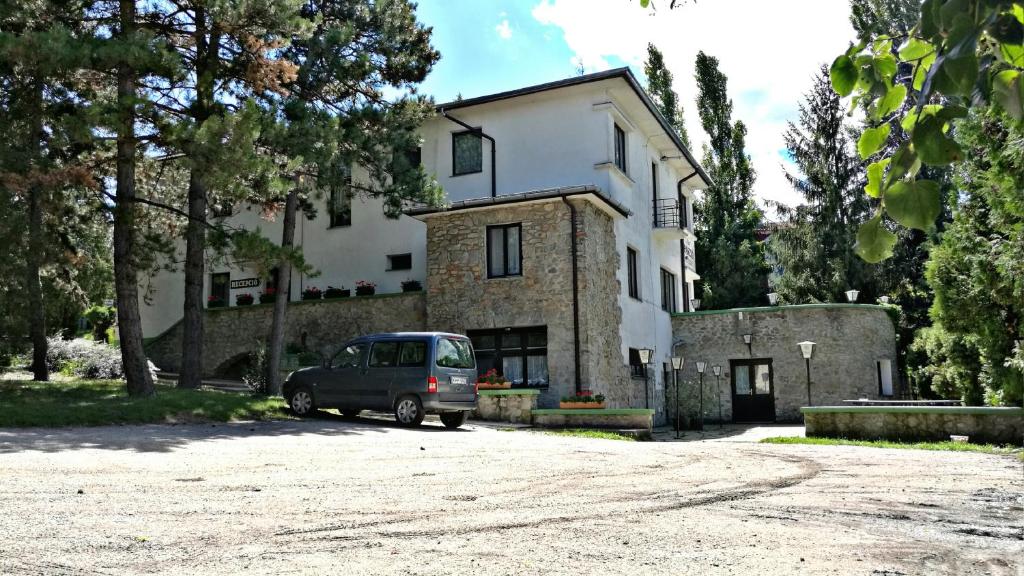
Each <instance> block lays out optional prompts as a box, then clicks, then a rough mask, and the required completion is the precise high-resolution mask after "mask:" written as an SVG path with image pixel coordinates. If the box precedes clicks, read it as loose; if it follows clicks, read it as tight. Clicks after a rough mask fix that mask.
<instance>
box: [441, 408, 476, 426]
mask: <svg viewBox="0 0 1024 576" xmlns="http://www.w3.org/2000/svg"><path fill="white" fill-rule="evenodd" d="M467 414H469V413H468V412H465V411H461V412H445V413H443V414H441V423H442V424H444V426H445V428H451V429H452V430H454V429H456V428H458V427H459V426H462V425H463V424H465V423H466V415H467Z"/></svg>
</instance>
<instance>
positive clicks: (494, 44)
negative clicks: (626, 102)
mask: <svg viewBox="0 0 1024 576" xmlns="http://www.w3.org/2000/svg"><path fill="white" fill-rule="evenodd" d="M656 2H657V0H656ZM661 4H666V2H665V1H664V0H662V1H661ZM848 10H849V8H848V4H847V0H776V1H774V2H765V1H764V0H699V1H698V2H696V3H692V4H687V5H685V6H684V7H682V8H681V9H676V10H673V11H669V10H667V9H662V10H658V11H656V12H653V13H652V12H650V11H645V10H643V9H641V8H640V7H639V5H638V2H636V0H420V2H419V9H418V11H417V13H418V16H419V18H420V20H421V21H422V22H424V23H426V24H428V25H430V26H432V27H433V29H434V36H433V42H434V46H435V47H436V48H437V49H438V50H439V51H440V52H441V61H440V62H439V63H438V64H437V66H436V67H435V68H434V70H433V72H432V73H431V74H430V76H429V77H428V78H427V81H426V82H425V83H424V84H423V86H422V89H421V91H422V92H423V93H425V94H430V95H432V96H434V97H435V98H436V100H437V101H438V102H443V101H447V100H452V99H454V98H455V97H456V95H458V94H461V95H462V96H463V97H466V98H470V97H473V96H480V95H483V94H490V93H494V92H500V91H503V90H510V89H513V88H518V87H522V86H528V85H531V84H539V83H542V82H550V81H552V80H558V79H560V78H567V77H570V76H573V75H575V74H576V68H577V66H579V65H580V64H581V63H582V65H583V66H584V68H585V69H586V70H587V71H588V72H593V71H597V70H605V69H608V68H614V67H618V66H627V65H628V66H631V67H632V69H633V72H634V73H635V74H636V75H637V77H639V78H641V79H643V60H644V58H645V57H646V47H647V42H653V43H654V44H655V45H657V46H658V47H659V48H660V49H661V50H662V52H663V53H664V54H665V59H666V62H667V64H668V67H669V69H670V70H671V71H672V73H673V74H674V76H675V88H676V91H677V92H679V93H680V97H681V99H682V102H683V106H684V108H685V110H686V115H685V116H686V121H687V129H688V131H689V133H690V138H691V141H693V143H694V148H695V150H694V153H695V155H696V156H697V157H698V158H700V157H701V152H700V149H701V146H702V144H703V142H704V140H705V136H704V134H703V131H702V130H701V128H700V125H699V121H698V119H697V117H696V116H697V115H696V112H695V110H694V98H695V97H696V87H695V86H694V82H693V62H694V58H695V57H696V53H697V51H698V50H704V51H705V52H706V53H708V54H711V55H712V56H716V57H718V58H719V60H720V61H721V68H722V70H723V71H724V72H725V73H726V75H727V76H728V77H729V92H730V95H731V96H732V97H733V101H734V112H733V118H734V119H741V120H743V121H744V122H745V123H746V125H747V127H748V151H749V153H750V154H751V157H752V158H753V161H754V166H755V168H756V169H757V171H758V182H757V186H756V188H755V192H756V194H757V195H758V196H759V197H761V198H766V199H772V200H777V201H781V202H784V203H787V204H794V203H796V202H798V201H799V198H798V197H797V196H796V195H795V194H794V193H793V191H792V190H791V188H790V187H789V185H788V183H787V182H786V180H785V177H784V168H788V169H790V170H791V169H792V165H791V163H790V161H789V158H788V155H786V154H785V147H784V145H783V143H782V134H783V132H784V131H785V128H786V122H787V121H789V120H793V119H795V118H796V112H797V106H798V104H799V102H800V98H801V96H802V94H803V93H804V92H806V91H807V90H808V89H809V88H810V83H811V78H812V77H813V75H814V73H815V71H816V69H817V67H818V66H819V65H820V64H822V63H825V62H830V61H831V60H832V58H834V56H835V55H836V54H838V53H839V52H841V51H843V50H844V49H845V48H846V46H847V45H848V43H849V41H850V39H852V38H853V30H852V28H851V27H850V25H849V22H848ZM796 15H799V17H796ZM809 23H813V25H810V24H809Z"/></svg>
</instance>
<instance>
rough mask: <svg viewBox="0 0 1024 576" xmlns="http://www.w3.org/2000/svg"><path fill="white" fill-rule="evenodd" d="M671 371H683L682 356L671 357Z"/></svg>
mask: <svg viewBox="0 0 1024 576" xmlns="http://www.w3.org/2000/svg"><path fill="white" fill-rule="evenodd" d="M672 369H673V370H682V369H683V357H682V356H673V357H672Z"/></svg>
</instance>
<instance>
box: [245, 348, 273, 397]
mask: <svg viewBox="0 0 1024 576" xmlns="http://www.w3.org/2000/svg"><path fill="white" fill-rule="evenodd" d="M242 382H245V385H246V386H248V387H249V391H250V392H252V393H253V394H258V395H266V393H267V350H266V348H264V347H263V346H261V345H260V343H259V342H257V343H256V350H254V351H253V352H250V353H249V364H248V365H247V366H246V367H245V374H244V375H242Z"/></svg>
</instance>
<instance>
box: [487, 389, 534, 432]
mask: <svg viewBox="0 0 1024 576" xmlns="http://www.w3.org/2000/svg"><path fill="white" fill-rule="evenodd" d="M537 397H538V394H537V391H536V390H518V391H517V390H481V391H480V396H479V399H478V400H477V407H476V410H474V411H473V418H475V419H477V420H485V421H488V422H511V423H513V424H529V423H530V422H531V421H532V416H531V412H532V411H533V409H534V408H536V407H537Z"/></svg>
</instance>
